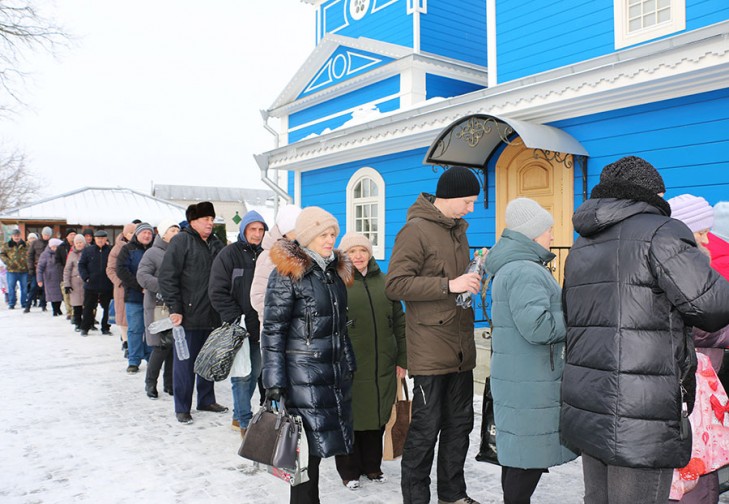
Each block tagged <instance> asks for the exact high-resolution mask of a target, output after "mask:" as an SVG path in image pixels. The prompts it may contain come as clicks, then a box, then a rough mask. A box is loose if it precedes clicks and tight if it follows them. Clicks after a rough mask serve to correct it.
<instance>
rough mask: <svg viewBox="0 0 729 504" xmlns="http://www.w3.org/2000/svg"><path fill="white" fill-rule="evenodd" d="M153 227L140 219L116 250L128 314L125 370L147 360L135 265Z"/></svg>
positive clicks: (149, 241) (133, 369) (136, 368)
mask: <svg viewBox="0 0 729 504" xmlns="http://www.w3.org/2000/svg"><path fill="white" fill-rule="evenodd" d="M152 238H154V228H153V227H152V226H151V225H149V224H147V223H146V222H142V223H140V224H138V225H137V228H136V229H135V230H134V236H132V239H131V241H130V242H129V243H127V244H126V245H124V246H123V247H122V248H121V250H120V251H119V256H118V257H117V260H116V275H117V276H118V277H119V280H121V282H122V286H123V287H124V307H125V309H126V314H127V326H128V328H127V341H128V344H129V347H128V348H129V354H128V357H127V358H128V363H129V365H128V367H127V373H129V374H134V373H136V372H138V371H139V364H140V363H141V362H142V359H144V360H146V361H147V362H149V354H150V353H151V352H152V349H151V348H150V347H149V345H147V343H145V341H144V307H143V303H144V293H143V292H142V290H143V289H142V286H141V285H139V282H137V268H138V267H139V262H140V261H141V260H142V256H143V255H144V252H146V251H147V249H148V248H149V247H151V246H152Z"/></svg>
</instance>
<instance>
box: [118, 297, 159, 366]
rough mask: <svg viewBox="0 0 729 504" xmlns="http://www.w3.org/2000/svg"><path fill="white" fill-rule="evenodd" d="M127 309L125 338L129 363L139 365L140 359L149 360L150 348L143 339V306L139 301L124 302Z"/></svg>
mask: <svg viewBox="0 0 729 504" xmlns="http://www.w3.org/2000/svg"><path fill="white" fill-rule="evenodd" d="M124 306H125V307H126V310H127V324H129V327H128V329H127V340H128V341H129V365H130V366H139V364H140V363H141V362H142V359H144V360H146V361H147V362H149V354H150V353H152V349H151V348H150V346H149V345H147V342H146V341H144V307H143V306H142V304H141V303H125V304H124Z"/></svg>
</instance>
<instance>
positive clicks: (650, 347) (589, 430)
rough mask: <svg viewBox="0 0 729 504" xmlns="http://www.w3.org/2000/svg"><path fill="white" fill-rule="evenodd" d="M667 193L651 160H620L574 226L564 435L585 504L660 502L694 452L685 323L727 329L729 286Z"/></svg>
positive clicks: (691, 356)
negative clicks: (579, 470)
mask: <svg viewBox="0 0 729 504" xmlns="http://www.w3.org/2000/svg"><path fill="white" fill-rule="evenodd" d="M665 190H666V189H665V186H664V183H663V179H662V178H661V176H660V174H659V173H658V171H657V170H656V169H655V168H654V167H653V166H652V165H650V163H648V162H647V161H645V160H643V159H640V158H636V157H632V156H631V157H627V158H623V159H620V160H618V161H616V162H615V163H612V164H610V165H608V166H606V167H605V168H604V169H603V171H602V174H601V175H600V183H599V184H598V185H597V186H595V188H594V189H593V191H592V195H591V198H590V199H589V200H587V201H586V202H585V203H583V204H582V205H581V206H580V207H579V208H578V209H577V211H576V212H575V215H574V216H573V218H572V222H573V223H574V225H575V230H576V231H577V232H578V233H579V234H580V237H579V238H578V239H577V241H576V242H575V244H574V246H573V247H572V250H571V251H570V254H569V256H568V257H567V262H566V266H565V281H564V289H563V291H562V292H563V308H564V314H565V319H566V322H567V347H566V364H565V368H564V374H563V379H562V400H563V403H562V412H561V433H562V437H563V439H564V441H565V442H566V444H567V445H568V446H569V447H571V448H574V449H577V450H580V451H582V455H583V456H582V465H583V471H584V480H585V502H591V503H592V502H606V503H611V504H612V503H613V502H621V503H622V502H630V503H632V502H640V503H642V504H648V503H657V502H661V503H664V502H666V500H667V499H668V493H669V488H670V484H671V477H672V474H673V470H672V468H675V467H683V466H685V465H686V464H687V463H688V461H689V457H690V456H691V430H690V426H689V425H688V413H690V411H691V408H692V407H693V400H694V387H695V379H694V371H695V369H696V355H695V352H694V348H693V342H692V340H691V331H690V327H691V326H696V327H699V328H701V329H704V330H707V331H715V330H717V329H720V328H721V327H723V326H725V325H727V323H729V310H728V309H727V307H728V306H729V283H727V282H726V280H724V279H723V278H721V277H720V276H719V275H718V274H717V273H716V272H715V271H713V270H712V269H711V268H710V266H709V261H708V260H707V259H706V257H705V256H704V255H703V254H702V253H701V252H700V251H699V249H698V248H697V247H696V242H695V241H694V237H693V234H692V233H691V231H690V230H689V229H688V228H687V227H686V225H685V224H683V223H681V222H679V221H677V220H675V219H671V218H670V215H671V208H670V206H669V205H668V203H667V202H666V201H665V200H664V199H663V198H662V197H661V196H662V195H663V193H664V192H665ZM608 490H609V491H608ZM608 495H609V497H608Z"/></svg>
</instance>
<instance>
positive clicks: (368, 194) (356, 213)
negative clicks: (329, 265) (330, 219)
mask: <svg viewBox="0 0 729 504" xmlns="http://www.w3.org/2000/svg"><path fill="white" fill-rule="evenodd" d="M347 232H355V233H361V234H363V235H365V236H366V237H368V238H369V239H370V241H371V242H372V253H373V255H374V257H375V259H384V258H385V180H384V179H383V178H382V175H380V174H379V173H378V172H377V170H375V169H374V168H360V169H359V170H357V171H356V172H355V173H354V175H352V178H350V179H349V183H348V184H347Z"/></svg>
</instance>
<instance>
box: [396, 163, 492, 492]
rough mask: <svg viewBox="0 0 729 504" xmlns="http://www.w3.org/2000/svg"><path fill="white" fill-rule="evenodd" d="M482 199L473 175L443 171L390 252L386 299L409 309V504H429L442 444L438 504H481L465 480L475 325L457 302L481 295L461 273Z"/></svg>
mask: <svg viewBox="0 0 729 504" xmlns="http://www.w3.org/2000/svg"><path fill="white" fill-rule="evenodd" d="M479 192H480V185H479V182H478V179H477V178H476V176H475V175H474V174H473V173H471V171H470V170H468V169H467V168H462V167H454V168H450V169H448V170H446V171H445V172H444V173H443V175H441V177H440V179H439V180H438V186H437V189H436V193H435V196H432V195H430V194H426V193H423V194H421V195H420V196H419V197H418V199H417V200H416V201H415V203H414V204H413V205H412V206H411V207H410V209H409V210H408V215H407V222H406V223H405V226H403V228H402V229H401V230H400V232H399V233H398V235H397V238H396V239H395V246H394V248H393V250H392V257H391V259H390V271H389V273H388V278H387V283H386V293H387V296H388V297H389V298H390V299H399V300H402V301H404V302H405V307H406V312H405V320H406V326H407V331H406V334H407V354H408V373H409V374H410V376H412V377H413V379H414V383H415V389H414V395H413V404H412V420H411V423H410V431H409V433H408V437H407V441H406V442H405V449H404V454H403V458H402V493H403V500H404V502H405V503H428V502H430V476H429V475H430V469H431V465H432V461H433V456H434V450H435V443H436V440H438V438H440V445H439V448H438V502H439V503H458V504H467V503H475V502H476V501H474V500H473V499H471V498H470V497H468V495H467V494H466V481H465V478H464V474H463V465H464V463H465V460H466V452H467V451H468V443H469V439H468V436H469V434H470V432H471V430H472V429H473V368H474V367H475V366H476V345H475V342H474V339H473V318H474V317H473V310H472V309H471V308H468V309H463V308H460V307H458V306H457V305H456V297H457V296H458V294H460V293H462V292H471V293H474V294H475V293H477V292H478V290H479V288H480V278H479V277H478V275H476V274H475V273H469V274H465V273H464V271H466V268H467V267H468V263H469V258H470V253H469V248H468V239H467V238H466V229H467V228H468V223H467V222H466V221H464V220H463V217H464V216H465V215H467V214H469V213H470V212H473V205H474V203H475V202H476V199H477V197H478V194H479Z"/></svg>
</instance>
